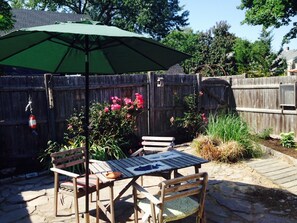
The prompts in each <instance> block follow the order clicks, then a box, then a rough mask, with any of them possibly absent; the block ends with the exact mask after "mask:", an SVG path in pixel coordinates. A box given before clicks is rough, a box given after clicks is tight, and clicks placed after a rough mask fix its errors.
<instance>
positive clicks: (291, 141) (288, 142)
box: [280, 132, 296, 148]
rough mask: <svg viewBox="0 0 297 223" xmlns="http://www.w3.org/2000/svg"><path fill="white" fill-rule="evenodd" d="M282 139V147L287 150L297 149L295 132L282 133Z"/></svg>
mask: <svg viewBox="0 0 297 223" xmlns="http://www.w3.org/2000/svg"><path fill="white" fill-rule="evenodd" d="M280 137H281V138H280V142H281V145H282V146H284V147H287V148H296V142H295V135H294V132H288V133H281V134H280Z"/></svg>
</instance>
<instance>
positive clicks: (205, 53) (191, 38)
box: [162, 22, 235, 76]
mask: <svg viewBox="0 0 297 223" xmlns="http://www.w3.org/2000/svg"><path fill="white" fill-rule="evenodd" d="M229 28H230V26H229V25H228V24H227V23H226V22H219V23H217V24H216V25H215V26H214V27H212V28H211V29H209V30H207V31H206V32H197V33H193V31H192V30H191V29H185V30H184V31H173V32H171V33H170V34H169V35H168V36H166V37H165V38H164V39H163V40H162V42H163V43H164V44H166V45H168V46H171V47H174V48H175V49H178V50H180V51H183V52H185V53H188V54H190V55H192V56H193V57H192V58H191V59H188V60H186V61H185V62H184V63H183V67H184V70H185V71H186V72H189V73H191V72H195V71H199V72H201V73H203V75H205V76H210V75H225V74H229V75H232V74H233V70H234V69H233V68H234V64H233V63H230V62H231V61H232V60H230V57H229V55H230V54H231V53H232V51H233V45H234V42H235V35H234V34H232V33H230V32H229ZM201 68H203V70H201ZM207 68H211V69H210V70H209V69H207ZM223 71H225V72H223Z"/></svg>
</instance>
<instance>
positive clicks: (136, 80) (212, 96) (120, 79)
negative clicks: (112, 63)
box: [0, 73, 297, 176]
mask: <svg viewBox="0 0 297 223" xmlns="http://www.w3.org/2000/svg"><path fill="white" fill-rule="evenodd" d="M84 81H85V79H84V77H81V76H66V77H64V76H53V75H45V76H44V77H41V76H26V77H25V76H21V77H20V76H18V77H16V76H7V77H0V160H1V162H0V170H1V169H3V168H6V167H15V166H17V165H18V162H20V161H21V162H22V168H24V167H26V166H27V165H26V162H27V163H28V164H30V165H31V164H32V163H39V161H38V160H37V156H38V155H39V154H40V152H41V151H44V150H45V149H46V147H47V141H48V140H50V139H54V140H56V141H58V142H61V141H62V139H63V134H64V132H65V130H66V128H67V126H66V119H67V118H69V117H70V115H71V114H73V111H74V109H80V108H81V107H82V106H84V103H85V91H84V89H85V88H84V86H85V84H84ZM296 81H297V77H295V76H290V77H271V78H243V76H229V77H220V78H202V77H201V76H200V75H195V74H193V75H189V74H178V75H168V74H163V75H159V74H158V75H156V74H154V73H149V74H130V75H114V76H92V77H90V100H91V101H92V102H109V101H110V97H111V96H118V97H130V98H134V95H135V93H140V94H142V95H143V97H144V100H145V104H144V112H142V113H141V114H140V116H139V117H138V120H137V135H138V136H142V135H159V136H166V135H171V136H175V137H177V138H179V137H182V135H181V134H178V132H176V128H173V127H172V126H171V123H170V118H171V117H180V116H182V114H183V112H184V104H183V99H184V97H185V96H187V95H189V94H193V93H196V94H197V95H198V92H200V91H201V92H203V95H202V96H201V97H198V99H199V110H198V111H197V112H205V113H206V114H209V113H210V112H216V111H218V110H221V109H224V110H230V109H232V110H234V111H236V112H237V113H238V114H239V115H241V116H242V117H243V118H244V119H245V120H246V121H247V123H248V124H249V126H250V127H251V129H252V130H253V131H255V132H261V131H263V130H264V129H267V128H272V129H273V134H277V135H279V134H280V133H281V132H289V131H294V132H295V136H296V134H297V125H296V123H297V112H296V84H295V83H296ZM280 86H281V87H280ZM281 89H282V90H283V92H282V94H280V90H281ZM29 97H31V99H32V109H33V111H32V112H33V114H34V115H35V116H36V118H37V129H36V132H34V131H33V132H32V130H31V129H30V128H29V127H28V118H29V115H30V111H29V110H27V111H25V108H26V106H27V104H28V100H29ZM292 103H293V104H292ZM28 166H29V165H28ZM0 176H1V173H0Z"/></svg>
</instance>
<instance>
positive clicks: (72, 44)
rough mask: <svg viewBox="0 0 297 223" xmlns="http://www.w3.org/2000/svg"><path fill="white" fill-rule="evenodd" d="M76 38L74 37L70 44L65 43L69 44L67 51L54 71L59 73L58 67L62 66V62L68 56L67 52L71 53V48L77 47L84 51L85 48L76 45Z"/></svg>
mask: <svg viewBox="0 0 297 223" xmlns="http://www.w3.org/2000/svg"><path fill="white" fill-rule="evenodd" d="M74 42H75V40H74V39H73V41H72V43H69V45H66V44H63V45H65V46H68V49H67V52H66V53H65V54H64V55H63V57H62V59H61V60H60V62H59V64H58V66H57V67H56V69H55V72H54V73H57V71H58V69H59V68H60V66H61V64H62V63H63V62H64V59H65V58H66V56H67V54H68V53H69V51H70V49H71V48H75V49H78V50H81V51H84V50H83V48H79V47H75V46H76V45H75V44H74Z"/></svg>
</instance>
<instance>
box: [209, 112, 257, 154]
mask: <svg viewBox="0 0 297 223" xmlns="http://www.w3.org/2000/svg"><path fill="white" fill-rule="evenodd" d="M206 134H207V135H209V136H211V137H213V138H220V139H221V140H222V141H223V143H226V142H230V141H236V142H238V143H239V144H240V145H241V146H242V147H243V148H244V151H243V156H244V157H258V156H260V155H261V154H262V153H261V150H260V148H259V147H258V146H257V145H256V144H255V142H254V141H253V140H252V138H253V137H252V135H251V134H250V130H249V128H248V125H247V123H246V122H244V121H243V120H242V119H241V118H240V117H239V116H236V115H235V114H219V115H216V116H215V115H210V117H209V122H208V125H207V128H206Z"/></svg>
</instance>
